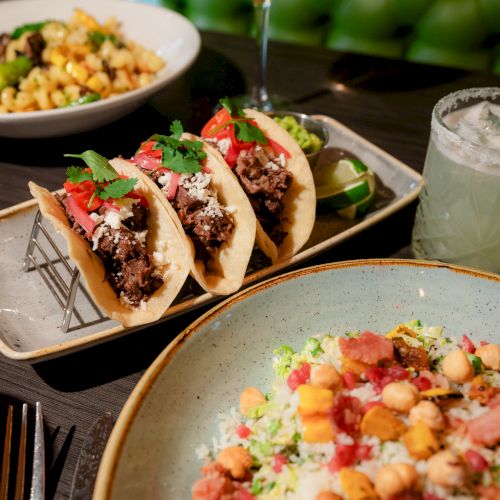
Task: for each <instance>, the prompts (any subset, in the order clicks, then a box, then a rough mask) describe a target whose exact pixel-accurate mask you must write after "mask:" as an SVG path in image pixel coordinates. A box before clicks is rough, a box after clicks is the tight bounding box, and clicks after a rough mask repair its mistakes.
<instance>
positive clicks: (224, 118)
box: [201, 108, 231, 137]
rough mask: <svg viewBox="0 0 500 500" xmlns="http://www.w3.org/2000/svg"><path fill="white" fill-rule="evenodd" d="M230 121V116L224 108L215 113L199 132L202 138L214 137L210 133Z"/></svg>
mask: <svg viewBox="0 0 500 500" xmlns="http://www.w3.org/2000/svg"><path fill="white" fill-rule="evenodd" d="M230 120H231V115H230V114H229V112H228V111H227V109H226V108H222V109H220V110H219V111H218V112H217V113H215V115H214V116H212V118H210V120H208V122H207V123H206V125H205V126H204V127H203V128H202V130H201V136H202V137H214V136H213V135H212V134H211V132H212V130H214V129H216V128H217V127H220V126H221V125H223V124H224V123H227V122H228V121H230Z"/></svg>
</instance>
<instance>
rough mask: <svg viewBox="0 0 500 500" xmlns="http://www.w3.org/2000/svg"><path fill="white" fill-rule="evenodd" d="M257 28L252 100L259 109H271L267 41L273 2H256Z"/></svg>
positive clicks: (255, 0)
mask: <svg viewBox="0 0 500 500" xmlns="http://www.w3.org/2000/svg"><path fill="white" fill-rule="evenodd" d="M254 7H255V26H256V38H257V71H256V79H255V83H254V86H253V89H252V98H253V100H254V101H255V102H256V103H257V107H258V108H259V109H266V108H267V107H269V108H270V103H269V95H268V94H267V89H266V78H267V40H268V28H269V11H270V9H271V0H254Z"/></svg>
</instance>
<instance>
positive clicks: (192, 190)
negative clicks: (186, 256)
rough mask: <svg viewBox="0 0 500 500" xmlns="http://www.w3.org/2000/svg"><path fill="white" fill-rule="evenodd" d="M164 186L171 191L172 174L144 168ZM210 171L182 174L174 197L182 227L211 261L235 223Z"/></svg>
mask: <svg viewBox="0 0 500 500" xmlns="http://www.w3.org/2000/svg"><path fill="white" fill-rule="evenodd" d="M142 171H143V172H144V173H145V174H147V175H149V176H150V178H151V179H153V180H154V181H155V183H156V184H157V185H158V187H159V188H160V189H162V191H164V192H168V187H169V184H170V174H169V173H166V174H164V173H161V172H158V171H153V172H151V171H149V170H146V169H142ZM210 182H211V176H210V174H207V173H203V172H199V173H196V174H192V175H185V174H183V175H181V178H180V180H179V185H178V187H177V191H176V194H175V197H174V198H173V199H172V200H170V202H171V204H172V206H173V207H174V209H175V211H176V212H177V215H178V216H179V219H180V221H181V224H182V227H183V228H184V231H185V232H186V234H187V235H188V236H189V237H190V238H191V240H192V242H193V244H194V247H195V253H196V258H198V259H201V260H203V261H204V262H208V261H209V260H210V259H211V258H212V257H213V256H214V254H215V253H216V252H217V251H218V250H219V248H220V246H221V245H222V244H223V243H224V242H226V241H228V240H229V238H230V236H231V232H232V230H233V227H234V224H233V221H232V219H231V216H230V213H229V210H228V209H227V208H226V207H223V206H222V205H221V204H220V203H219V200H218V198H217V193H216V191H215V190H214V189H213V188H212V187H211V186H210Z"/></svg>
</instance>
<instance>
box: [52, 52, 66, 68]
mask: <svg viewBox="0 0 500 500" xmlns="http://www.w3.org/2000/svg"><path fill="white" fill-rule="evenodd" d="M50 62H51V63H52V64H53V65H54V66H57V67H58V68H64V66H65V65H66V63H67V62H68V60H67V59H66V57H64V56H63V55H62V54H61V53H60V52H59V51H58V50H53V51H52V52H51V53H50Z"/></svg>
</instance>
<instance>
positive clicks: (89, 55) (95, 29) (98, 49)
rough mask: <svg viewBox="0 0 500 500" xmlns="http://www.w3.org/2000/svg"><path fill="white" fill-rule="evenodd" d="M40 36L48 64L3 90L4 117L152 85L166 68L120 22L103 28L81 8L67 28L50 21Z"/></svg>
mask: <svg viewBox="0 0 500 500" xmlns="http://www.w3.org/2000/svg"><path fill="white" fill-rule="evenodd" d="M96 33H97V35H96ZM32 34H33V33H31V32H27V33H24V34H23V35H22V36H21V37H19V38H18V39H16V40H11V41H10V42H9V43H8V45H7V47H6V50H5V54H4V56H3V58H0V62H10V61H12V60H14V59H15V58H16V57H18V55H19V53H23V52H24V51H25V50H26V46H27V43H28V42H27V39H28V38H29V37H30V36H31V35H32ZM40 34H41V35H42V37H43V39H44V41H45V48H44V49H43V51H42V56H41V57H42V62H43V66H35V67H33V68H32V69H31V71H30V72H29V73H28V74H27V75H26V76H25V77H24V78H21V80H20V82H19V83H18V85H17V86H15V87H14V86H11V87H6V88H4V89H3V90H2V91H1V92H0V113H12V112H25V111H36V110H47V109H54V108H61V107H65V106H67V105H68V104H69V103H70V102H71V101H75V100H77V99H78V98H80V97H82V96H84V95H85V94H86V93H89V92H95V93H98V94H100V96H101V99H104V98H108V97H111V96H113V95H116V94H121V93H123V92H128V91H130V90H134V89H138V88H141V87H144V86H145V85H148V84H150V83H151V82H152V81H153V80H154V79H155V77H156V73H157V72H158V71H159V70H161V69H162V68H163V67H164V66H165V62H164V60H163V59H162V58H160V57H159V56H157V55H156V54H155V53H154V52H152V51H150V50H147V49H145V48H143V47H141V46H140V45H138V44H136V43H134V42H131V41H129V40H125V39H124V38H123V37H122V36H121V33H120V31H119V24H118V22H117V21H116V19H114V18H112V19H109V20H107V21H106V22H105V23H104V24H103V25H100V24H99V23H98V22H97V21H96V20H95V19H94V18H93V17H92V16H90V15H88V14H87V13H85V12H83V11H81V10H80V9H75V12H74V14H73V17H72V18H71V20H70V21H69V22H68V23H67V24H64V23H62V22H59V21H51V22H48V23H47V24H46V25H45V26H43V28H42V29H41V30H40Z"/></svg>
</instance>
